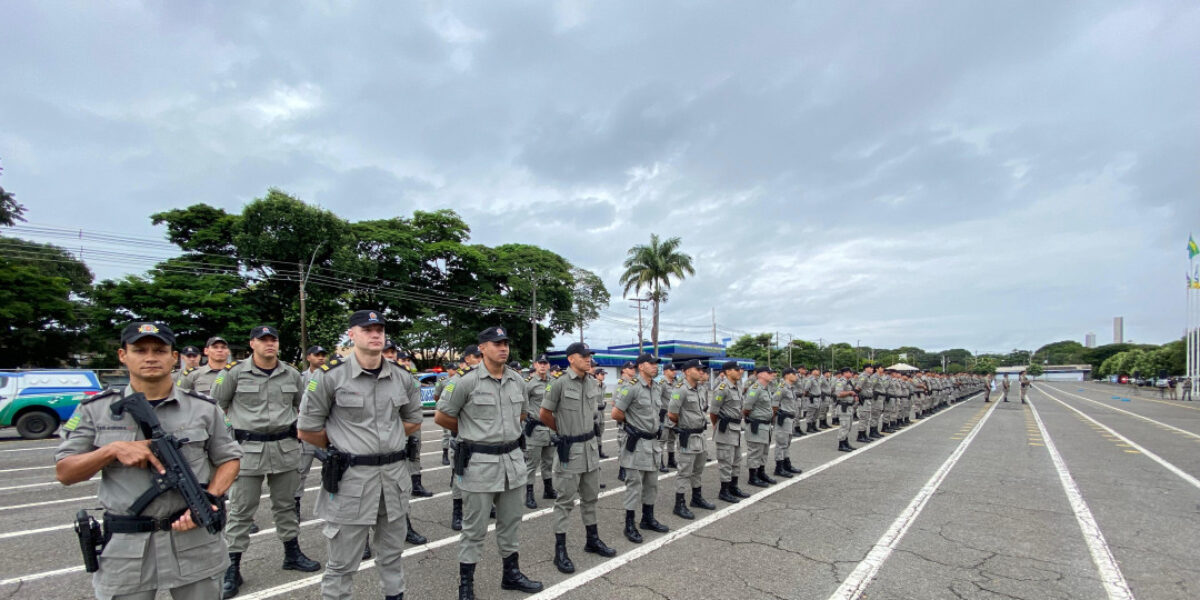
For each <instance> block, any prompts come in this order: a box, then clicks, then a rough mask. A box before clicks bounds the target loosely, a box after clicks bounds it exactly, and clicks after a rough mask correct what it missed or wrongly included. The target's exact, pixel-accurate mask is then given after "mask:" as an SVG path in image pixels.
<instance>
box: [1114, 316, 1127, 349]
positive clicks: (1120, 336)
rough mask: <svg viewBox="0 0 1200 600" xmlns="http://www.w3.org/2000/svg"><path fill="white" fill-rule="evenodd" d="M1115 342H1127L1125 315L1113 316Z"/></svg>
mask: <svg viewBox="0 0 1200 600" xmlns="http://www.w3.org/2000/svg"><path fill="white" fill-rule="evenodd" d="M1113 343H1114V344H1124V343H1125V317H1113Z"/></svg>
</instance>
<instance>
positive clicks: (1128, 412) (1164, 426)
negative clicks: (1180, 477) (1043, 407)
mask: <svg viewBox="0 0 1200 600" xmlns="http://www.w3.org/2000/svg"><path fill="white" fill-rule="evenodd" d="M1034 387H1037V388H1038V389H1040V388H1042V387H1047V388H1050V389H1052V390H1054V391H1056V392H1058V393H1060V394H1066V395H1068V396H1074V397H1076V398H1079V399H1080V400H1085V401H1087V402H1091V403H1092V404H1098V405H1100V406H1103V407H1104V408H1107V409H1109V410H1115V411H1117V412H1119V413H1124V414H1126V415H1129V416H1131V417H1135V418H1138V419H1141V420H1143V421H1146V422H1148V423H1154V424H1155V425H1157V426H1159V427H1161V428H1164V429H1169V430H1171V431H1175V432H1178V433H1182V434H1184V435H1188V436H1191V437H1194V438H1196V439H1198V440H1200V434H1195V433H1192V432H1190V431H1188V430H1186V429H1180V428H1178V427H1176V426H1174V425H1168V424H1166V423H1163V422H1161V421H1155V420H1154V419H1151V418H1150V417H1146V416H1142V415H1139V414H1137V413H1135V412H1132V411H1128V410H1125V409H1123V408H1117V407H1115V406H1109V405H1107V404H1105V403H1103V402H1099V401H1096V400H1092V399H1091V398H1084V397H1083V396H1080V395H1079V394H1072V393H1071V392H1068V391H1066V390H1060V389H1058V388H1056V387H1054V386H1051V385H1043V386H1034ZM1042 393H1046V391H1045V390H1042ZM1046 395H1049V394H1046Z"/></svg>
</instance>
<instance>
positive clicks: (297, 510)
mask: <svg viewBox="0 0 1200 600" xmlns="http://www.w3.org/2000/svg"><path fill="white" fill-rule="evenodd" d="M303 520H304V519H301V518H300V499H299V498H296V525H297V526H299V525H300V521H303Z"/></svg>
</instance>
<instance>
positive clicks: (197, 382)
mask: <svg viewBox="0 0 1200 600" xmlns="http://www.w3.org/2000/svg"><path fill="white" fill-rule="evenodd" d="M204 356H205V357H207V358H208V363H207V364H204V365H200V366H198V367H196V368H193V369H184V371H183V373H182V374H181V376H180V378H179V381H178V382H177V384H178V385H179V387H180V388H181V389H185V390H195V391H197V392H200V393H201V394H205V395H207V394H208V393H209V392H211V391H212V384H213V382H214V381H216V380H217V377H218V376H220V375H221V373H223V372H224V371H225V364H226V363H228V362H229V344H228V343H227V342H226V341H225V338H222V337H221V336H218V335H214V336H212V337H210V338H208V342H206V343H205V344H204Z"/></svg>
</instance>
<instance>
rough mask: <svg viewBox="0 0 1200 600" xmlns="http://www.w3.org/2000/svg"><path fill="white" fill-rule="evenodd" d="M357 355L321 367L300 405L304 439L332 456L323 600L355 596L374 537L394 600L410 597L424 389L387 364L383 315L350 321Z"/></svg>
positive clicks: (324, 504) (326, 491) (326, 470)
mask: <svg viewBox="0 0 1200 600" xmlns="http://www.w3.org/2000/svg"><path fill="white" fill-rule="evenodd" d="M349 324H350V329H349V331H348V332H347V335H348V336H349V337H350V341H351V342H352V343H353V344H354V350H353V351H352V352H351V353H350V355H349V356H347V357H346V358H345V360H331V361H329V363H328V364H326V365H324V366H322V367H321V374H320V375H318V376H317V379H316V382H317V385H316V386H315V388H314V386H312V385H311V384H310V385H309V388H313V389H309V390H308V391H306V392H305V394H304V402H303V404H301V405H300V420H299V422H298V429H299V431H300V438H301V439H303V440H304V441H306V442H308V443H310V444H312V445H314V446H316V447H317V448H321V449H324V450H325V451H327V452H328V453H329V454H328V457H327V458H326V459H325V464H324V465H323V466H322V468H321V484H322V485H321V487H322V490H321V493H320V495H318V496H317V515H318V516H319V517H320V518H321V519H323V520H324V521H325V527H324V529H323V531H322V533H324V534H325V538H326V539H328V540H329V559H328V564H327V565H326V567H325V574H324V576H323V577H322V579H321V598H323V599H324V600H333V599H346V598H352V597H353V590H354V580H353V579H354V573H355V572H356V571H358V566H359V563H360V562H361V561H362V553H363V548H364V547H365V546H366V543H367V535H368V532H369V530H371V529H372V528H373V529H374V530H375V552H376V554H377V555H378V558H376V560H375V566H376V567H377V568H378V569H379V579H380V582H381V584H382V587H383V593H384V595H385V596H386V598H387V600H401V599H402V598H404V568H403V566H402V565H401V562H400V556H401V553H402V552H403V551H404V538H405V533H406V531H407V530H408V502H409V491H410V489H409V486H410V485H411V481H412V480H411V479H410V477H409V474H408V464H409V463H408V460H407V459H408V455H409V454H410V453H412V452H420V451H421V449H420V447H419V446H417V447H413V445H412V444H411V443H410V441H409V440H410V439H411V438H410V436H412V435H413V434H415V433H417V432H418V431H420V430H421V390H420V387H419V385H418V384H417V381H416V380H415V379H413V377H412V375H410V374H409V373H408V371H406V370H404V369H403V368H401V367H400V366H399V365H397V364H396V363H394V362H391V361H389V360H386V359H384V358H383V345H384V340H385V333H384V319H383V315H382V313H379V312H377V311H372V310H360V311H356V312H354V313H353V314H352V315H350V323H349Z"/></svg>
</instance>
